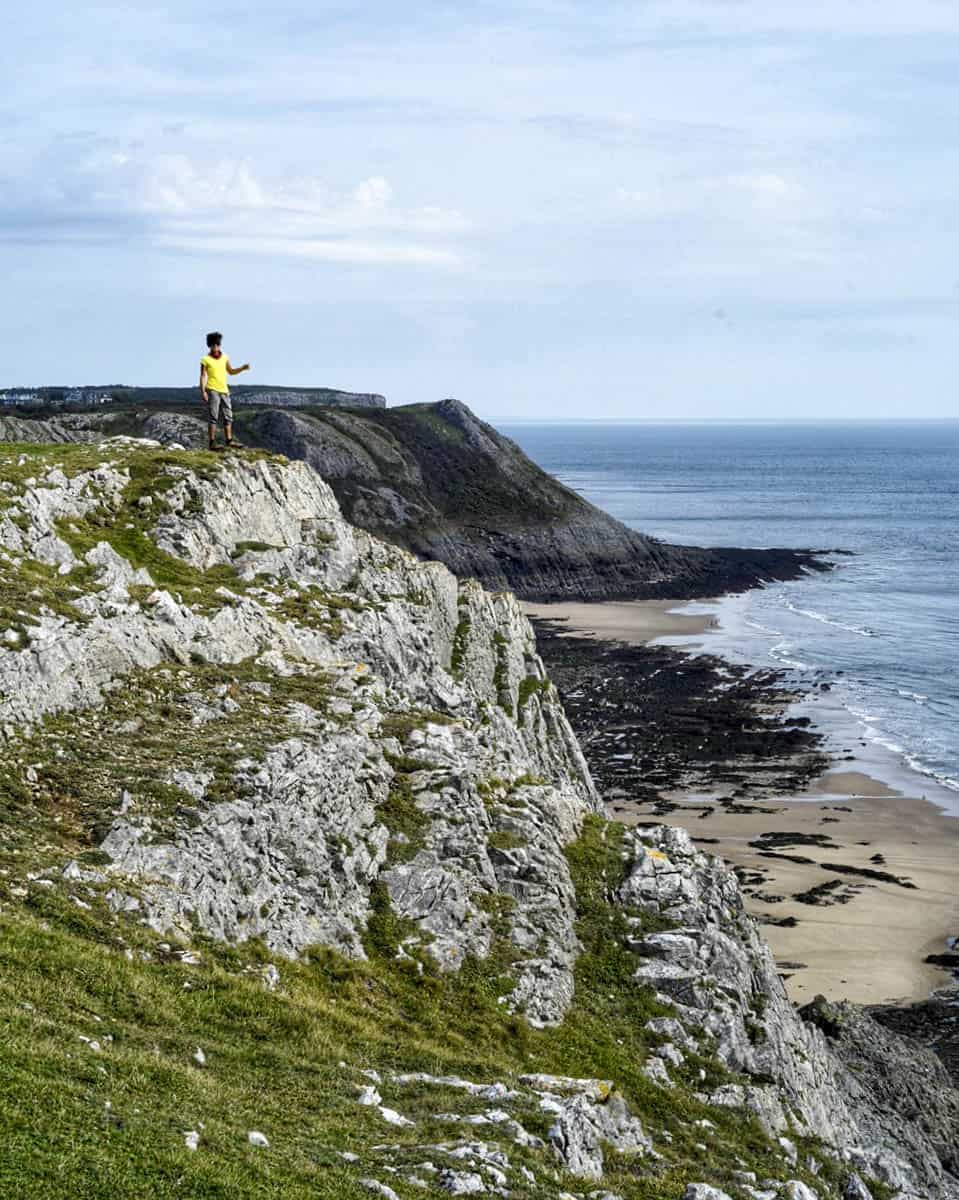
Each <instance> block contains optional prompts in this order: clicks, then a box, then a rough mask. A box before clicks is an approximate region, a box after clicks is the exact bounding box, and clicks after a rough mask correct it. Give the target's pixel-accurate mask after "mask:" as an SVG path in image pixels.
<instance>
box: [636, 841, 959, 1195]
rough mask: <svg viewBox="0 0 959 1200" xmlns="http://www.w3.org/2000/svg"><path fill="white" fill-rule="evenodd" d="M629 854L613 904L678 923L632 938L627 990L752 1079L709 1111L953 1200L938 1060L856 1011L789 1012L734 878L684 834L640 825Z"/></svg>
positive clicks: (952, 1143)
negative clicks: (648, 997) (667, 1010)
mask: <svg viewBox="0 0 959 1200" xmlns="http://www.w3.org/2000/svg"><path fill="white" fill-rule="evenodd" d="M629 846H630V864H629V870H628V874H627V877H626V879H625V882H624V883H623V885H622V886H621V888H620V892H619V896H620V900H621V902H622V903H623V904H626V905H631V906H635V907H636V908H638V909H639V910H640V911H642V912H653V913H656V914H658V915H661V916H664V917H668V918H669V919H670V921H671V922H674V923H675V928H674V929H672V930H670V931H669V932H666V933H657V934H652V935H647V936H645V937H643V938H642V939H640V940H639V941H638V943H637V951H638V952H639V954H640V955H641V956H642V958H643V961H642V963H641V964H640V965H639V967H638V968H637V971H636V979H637V980H638V981H640V982H642V983H648V984H650V985H651V986H653V987H655V988H657V990H658V991H659V992H660V993H661V994H662V995H663V996H664V997H665V998H668V999H669V1001H670V1002H671V1003H672V1004H673V1005H674V1006H675V1009H676V1012H677V1014H678V1019H679V1021H680V1022H681V1023H682V1028H683V1031H684V1032H685V1034H686V1035H687V1036H690V1037H692V1039H693V1041H695V1042H699V1041H700V1039H701V1038H702V1037H703V1036H704V1035H705V1036H706V1037H708V1039H709V1040H710V1042H711V1044H713V1045H714V1046H715V1049H716V1053H717V1054H718V1055H719V1057H720V1059H721V1060H722V1061H723V1062H724V1063H725V1064H726V1065H727V1066H728V1067H730V1068H731V1069H732V1070H734V1071H736V1072H741V1073H742V1074H743V1075H745V1077H746V1079H747V1080H748V1082H745V1083H744V1084H743V1085H740V1086H736V1085H733V1086H732V1087H728V1086H724V1087H723V1088H722V1089H720V1091H718V1092H715V1093H713V1094H712V1095H711V1096H710V1097H709V1099H710V1101H711V1102H712V1103H714V1104H722V1105H724V1104H727V1103H728V1104H731V1105H732V1106H733V1107H737V1108H745V1109H747V1110H750V1111H752V1112H753V1113H754V1114H755V1115H756V1116H757V1117H758V1118H759V1119H760V1121H761V1122H762V1124H763V1125H764V1126H765V1127H766V1129H767V1130H768V1131H769V1132H770V1133H771V1134H772V1135H777V1136H781V1135H783V1134H786V1133H788V1132H790V1131H792V1130H794V1129H798V1130H800V1131H804V1132H807V1133H813V1134H815V1135H817V1136H819V1137H821V1138H822V1139H823V1140H824V1141H825V1142H827V1143H829V1144H831V1145H833V1146H834V1147H835V1148H836V1151H837V1153H838V1154H840V1155H841V1156H842V1157H843V1158H844V1159H845V1160H846V1161H847V1162H849V1163H850V1164H851V1165H852V1166H853V1167H854V1168H855V1169H856V1170H857V1171H862V1172H864V1173H868V1174H869V1175H871V1176H872V1177H873V1178H876V1179H878V1180H880V1181H881V1182H883V1183H885V1184H886V1185H887V1186H889V1187H891V1188H892V1189H894V1190H895V1192H896V1194H897V1195H898V1196H901V1197H910V1198H914V1200H920V1198H926V1200H929V1198H932V1197H941V1198H945V1197H950V1198H951V1197H956V1196H959V1170H957V1163H956V1150H955V1148H956V1145H957V1144H959V1093H957V1091H956V1090H955V1088H953V1087H952V1085H951V1082H950V1080H949V1078H948V1075H947V1074H946V1071H945V1069H944V1067H943V1066H942V1064H941V1063H939V1062H938V1061H937V1060H936V1058H935V1056H934V1055H933V1054H932V1053H931V1052H930V1051H926V1050H923V1049H922V1048H921V1047H919V1046H917V1045H915V1044H913V1043H907V1042H906V1041H905V1040H903V1039H900V1038H898V1037H897V1036H896V1035H895V1034H892V1033H889V1032H887V1031H885V1030H882V1029H881V1028H880V1027H879V1026H878V1025H877V1024H876V1022H875V1021H873V1020H872V1019H871V1018H870V1017H868V1015H866V1014H864V1013H862V1012H861V1011H859V1010H857V1009H856V1008H855V1007H854V1006H851V1005H839V1006H833V1005H829V1004H826V1003H825V1002H824V1001H818V1002H817V1003H816V1004H814V1005H811V1006H809V1007H808V1008H807V1009H805V1010H803V1012H802V1014H801V1015H799V1014H797V1013H796V1011H795V1010H794V1009H793V1007H792V1004H791V1003H790V1001H789V999H788V997H787V995H786V990H785V987H784V986H783V984H782V982H781V980H780V978H779V975H778V972H777V970H776V964H775V961H774V959H773V957H772V953H771V951H770V950H769V947H768V946H767V945H766V943H765V942H764V941H763V940H762V938H761V936H760V934H759V931H758V926H757V925H756V924H755V922H754V921H753V920H752V918H750V917H748V916H747V915H746V914H745V912H744V908H743V899H742V894H741V892H740V888H739V884H738V881H737V880H736V878H735V876H734V875H733V873H732V872H731V871H730V870H729V868H728V867H726V865H725V864H724V863H722V862H721V861H720V860H719V859H717V858H707V857H706V856H704V855H703V854H701V853H699V852H698V851H697V850H696V849H695V848H694V846H693V843H692V841H691V839H690V837H689V835H688V834H687V833H686V832H685V830H680V829H673V828H669V827H661V826H656V827H652V828H648V829H643V828H640V829H637V830H636V831H634V832H633V833H632V834H631V836H630V841H629ZM803 1017H804V1018H806V1019H805V1020H803V1019H802V1018H803ZM674 1040H678V1039H674ZM837 1052H838V1053H837Z"/></svg>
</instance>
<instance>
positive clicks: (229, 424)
mask: <svg viewBox="0 0 959 1200" xmlns="http://www.w3.org/2000/svg"><path fill="white" fill-rule="evenodd" d="M221 400H222V403H223V433H224V436H225V437H226V444H227V445H228V446H240V445H241V443H240V442H235V441H234V440H233V401H232V400H231V399H230V397H229V396H223V397H221Z"/></svg>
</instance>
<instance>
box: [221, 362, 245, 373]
mask: <svg viewBox="0 0 959 1200" xmlns="http://www.w3.org/2000/svg"><path fill="white" fill-rule="evenodd" d="M226 369H227V373H228V374H230V375H242V374H243V372H244V371H249V369H250V364H249V363H244V364H243V366H242V367H234V366H231V365H230V363H227V364H226Z"/></svg>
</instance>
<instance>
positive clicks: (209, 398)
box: [200, 333, 250, 450]
mask: <svg viewBox="0 0 959 1200" xmlns="http://www.w3.org/2000/svg"><path fill="white" fill-rule="evenodd" d="M222 342H223V334H222V333H208V334H207V335H206V347H207V352H206V354H204V355H203V357H202V358H201V359H200V395H201V396H202V397H203V403H204V405H205V406H206V414H207V433H208V434H209V438H210V449H211V450H216V449H218V447H217V443H216V427H217V422H218V421H219V420H220V418H221V417H222V418H223V437H224V440H225V441H226V444H227V445H228V446H234V447H236V446H239V445H240V443H239V442H237V441H234V439H233V404H232V402H231V400H230V385H229V384H228V383H227V376H228V375H242V373H243V372H244V371H249V369H250V364H249V363H244V364H243V366H242V367H234V366H231V364H230V359H229V357H228V355H226V354H224V353H223V350H222Z"/></svg>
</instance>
